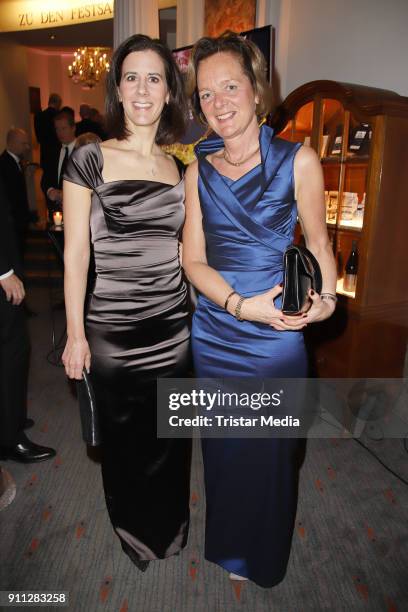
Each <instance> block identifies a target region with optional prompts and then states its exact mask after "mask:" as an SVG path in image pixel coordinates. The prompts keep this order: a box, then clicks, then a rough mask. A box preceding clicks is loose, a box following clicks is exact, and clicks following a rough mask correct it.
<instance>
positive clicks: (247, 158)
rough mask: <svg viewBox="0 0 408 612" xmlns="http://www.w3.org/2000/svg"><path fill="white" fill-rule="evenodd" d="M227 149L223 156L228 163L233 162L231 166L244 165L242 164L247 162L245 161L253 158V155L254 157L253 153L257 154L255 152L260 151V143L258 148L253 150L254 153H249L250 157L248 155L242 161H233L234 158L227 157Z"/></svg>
mask: <svg viewBox="0 0 408 612" xmlns="http://www.w3.org/2000/svg"><path fill="white" fill-rule="evenodd" d="M226 151H227V150H226V149H224V151H223V153H222V156H223V158H224V159H225V161H226V162H227V164H231V166H235V167H238V166H242V164H245V162H247V161H248V160H249V159H251V157H253V155H255V153H258V151H259V145H258V146H257V148H256V149H255V151H252V153H251V154H250V155H248V157H246V158H245V159H243V160H242V161H239V162H234V161H232V159H228V158H227V154H226Z"/></svg>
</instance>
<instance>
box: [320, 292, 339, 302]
mask: <svg viewBox="0 0 408 612" xmlns="http://www.w3.org/2000/svg"><path fill="white" fill-rule="evenodd" d="M320 295H321V296H322V295H331V296H332V297H334V298H336V300H337V295H336V294H335V293H329V292H328V291H324V292H323V293H321V294H320Z"/></svg>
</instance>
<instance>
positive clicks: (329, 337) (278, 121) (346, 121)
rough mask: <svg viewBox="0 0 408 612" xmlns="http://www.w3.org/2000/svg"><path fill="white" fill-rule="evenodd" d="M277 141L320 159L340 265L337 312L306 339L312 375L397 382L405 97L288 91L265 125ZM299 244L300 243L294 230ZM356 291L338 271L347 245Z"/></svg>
mask: <svg viewBox="0 0 408 612" xmlns="http://www.w3.org/2000/svg"><path fill="white" fill-rule="evenodd" d="M269 123H270V125H271V126H272V127H274V128H275V130H276V132H277V134H278V135H279V137H281V138H285V139H287V140H290V141H293V142H302V143H304V144H306V145H309V146H312V147H313V148H314V149H315V150H316V152H317V153H318V155H319V156H320V158H321V163H322V166H323V173H324V179H325V189H326V209H327V210H326V221H327V227H328V232H329V236H330V239H331V242H332V245H333V250H334V253H335V256H336V260H337V264H338V272H339V274H338V276H339V278H338V282H337V293H338V298H339V301H338V307H337V309H336V312H335V314H334V315H333V316H332V317H331V318H330V319H329V320H327V321H324V322H322V323H319V324H315V325H312V326H310V328H309V329H307V333H306V337H307V340H308V344H309V346H310V348H311V353H312V359H313V363H314V365H315V374H317V375H319V376H324V377H380V378H381V377H400V376H402V373H403V366H404V359H405V354H406V350H407V341H408V98H405V97H402V96H399V95H398V94H396V93H394V92H391V91H386V90H381V89H374V88H371V87H364V86H360V85H350V84H347V83H337V82H335V81H313V82H311V83H307V84H305V85H303V86H302V87H299V88H298V89H296V90H295V91H294V92H292V93H291V94H290V95H289V96H288V98H287V99H286V100H285V101H284V103H283V104H282V105H281V106H280V107H278V108H277V110H276V111H275V113H274V114H273V115H272V117H271V119H270V122H269ZM296 236H297V240H301V233H300V227H298V228H297V233H296ZM353 240H355V241H356V242H357V248H358V253H359V267H358V274H357V284H356V288H355V291H345V290H344V287H343V278H342V273H343V271H344V266H345V264H346V261H347V259H348V257H349V254H350V251H351V246H352V241H353Z"/></svg>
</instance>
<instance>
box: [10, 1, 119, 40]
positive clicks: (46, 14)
mask: <svg viewBox="0 0 408 612" xmlns="http://www.w3.org/2000/svg"><path fill="white" fill-rule="evenodd" d="M112 18H113V0H110V1H109V2H102V1H101V0H82V1H81V0H56V1H54V2H49V1H46V0H45V1H43V0H26V1H25V2H20V1H19V0H2V1H1V2H0V32H21V31H22V30H38V29H41V28H54V27H60V26H67V25H74V24H77V23H87V22H90V21H100V20H101V19H112Z"/></svg>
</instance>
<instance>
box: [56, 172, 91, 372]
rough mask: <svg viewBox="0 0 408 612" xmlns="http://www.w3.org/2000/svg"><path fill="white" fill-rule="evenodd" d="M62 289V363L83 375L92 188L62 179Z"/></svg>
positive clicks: (87, 354) (86, 358) (86, 353)
mask: <svg viewBox="0 0 408 612" xmlns="http://www.w3.org/2000/svg"><path fill="white" fill-rule="evenodd" d="M63 193H64V198H63V210H64V239H65V248H64V265H65V273H64V293H65V309H66V315H67V344H66V346H65V350H64V353H63V357H62V360H63V363H64V365H65V370H66V372H67V375H68V376H69V377H70V378H76V379H80V378H82V369H83V367H84V366H85V367H86V368H87V369H88V370H89V367H90V352H89V347H88V343H87V341H86V337H85V326H84V302H85V291H86V283H87V275H88V267H89V253H90V244H89V218H90V210H91V193H92V192H91V190H90V189H87V188H86V187H82V186H80V185H76V184H75V183H71V182H70V181H64V188H63Z"/></svg>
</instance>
